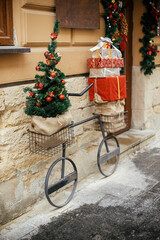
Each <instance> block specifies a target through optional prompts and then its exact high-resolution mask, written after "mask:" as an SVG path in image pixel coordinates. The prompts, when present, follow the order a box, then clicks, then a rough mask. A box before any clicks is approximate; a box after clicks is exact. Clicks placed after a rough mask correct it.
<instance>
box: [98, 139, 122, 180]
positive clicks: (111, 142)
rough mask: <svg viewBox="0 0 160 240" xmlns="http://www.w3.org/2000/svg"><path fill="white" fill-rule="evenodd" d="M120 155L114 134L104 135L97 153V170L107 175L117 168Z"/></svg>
mask: <svg viewBox="0 0 160 240" xmlns="http://www.w3.org/2000/svg"><path fill="white" fill-rule="evenodd" d="M119 157H120V147H119V143H118V140H117V138H116V137H115V136H113V135H109V136H106V137H105V138H104V139H103V140H102V141H101V143H100V145H99V148H98V153H97V165H98V168H99V171H100V172H101V174H102V175H104V176H105V177H109V176H110V175H112V174H113V173H114V171H115V170H116V168H117V165H118V162H119Z"/></svg>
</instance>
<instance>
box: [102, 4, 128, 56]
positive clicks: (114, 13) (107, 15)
mask: <svg viewBox="0 0 160 240" xmlns="http://www.w3.org/2000/svg"><path fill="white" fill-rule="evenodd" d="M101 3H102V5H103V7H104V15H103V18H104V21H105V37H108V38H110V39H111V40H112V41H113V43H114V45H116V44H117V43H120V49H121V51H124V50H125V48H126V42H127V34H128V24H127V21H126V18H125V16H124V14H123V13H122V12H121V10H122V4H123V3H122V1H119V0H101Z"/></svg>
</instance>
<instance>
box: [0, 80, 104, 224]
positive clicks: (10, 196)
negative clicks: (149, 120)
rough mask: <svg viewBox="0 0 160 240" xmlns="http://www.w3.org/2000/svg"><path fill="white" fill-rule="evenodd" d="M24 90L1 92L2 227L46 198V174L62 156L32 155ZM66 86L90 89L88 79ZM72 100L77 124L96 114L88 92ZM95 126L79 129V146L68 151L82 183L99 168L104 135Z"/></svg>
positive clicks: (12, 89) (8, 88) (71, 89)
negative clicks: (98, 152) (99, 146)
mask: <svg viewBox="0 0 160 240" xmlns="http://www.w3.org/2000/svg"><path fill="white" fill-rule="evenodd" d="M27 86H28V85H27ZM29 86H33V85H32V84H30V85H29ZM24 87H26V85H19V86H14V87H5V88H1V90H0V216H1V218H0V224H4V223H6V222H8V221H10V220H11V219H14V218H16V217H18V216H19V215H21V214H23V213H24V212H26V211H29V210H30V209H31V208H32V206H33V205H34V204H35V203H36V201H38V200H40V199H41V198H45V197H44V180H45V176H46V173H47V171H48V168H49V166H50V165H51V163H52V162H53V160H55V159H57V158H58V157H60V154H58V155H57V156H55V157H52V158H48V159H47V158H45V157H42V156H40V155H36V154H33V153H30V151H29V147H28V135H27V129H28V128H29V126H30V117H28V116H27V115H25V113H24V107H25V96H26V94H24V93H23V88H24ZM66 87H67V90H68V92H81V91H82V90H83V89H84V88H85V87H87V77H77V78H68V79H67V80H66ZM70 100H71V104H72V107H71V109H70V110H71V113H72V116H73V120H74V121H75V122H77V121H79V120H81V119H85V118H87V117H90V116H91V115H92V111H93V104H92V103H91V102H89V98H88V93H86V94H85V95H83V96H82V97H70ZM93 124H94V121H92V122H89V123H87V124H83V125H79V126H77V127H75V128H74V130H75V136H76V138H75V144H74V145H72V146H71V147H70V148H68V150H67V157H70V158H71V159H73V160H74V162H75V164H76V166H77V168H78V174H79V180H80V179H82V178H84V177H85V176H87V175H88V174H91V173H93V172H95V171H97V169H98V168H97V164H96V155H97V146H98V144H99V143H100V137H101V134H100V133H99V132H96V131H93ZM46 201H47V200H46Z"/></svg>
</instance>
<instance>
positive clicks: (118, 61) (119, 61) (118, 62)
mask: <svg viewBox="0 0 160 240" xmlns="http://www.w3.org/2000/svg"><path fill="white" fill-rule="evenodd" d="M120 67H124V60H123V58H112V68H120Z"/></svg>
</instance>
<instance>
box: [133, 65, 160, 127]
mask: <svg viewBox="0 0 160 240" xmlns="http://www.w3.org/2000/svg"><path fill="white" fill-rule="evenodd" d="M159 76H160V68H159V67H157V68H156V69H155V70H154V71H153V74H152V75H150V76H145V75H144V74H143V72H141V71H140V67H138V66H137V67H136V66H134V67H133V76H132V77H133V78H132V127H133V128H136V129H153V130H156V131H158V130H159V129H160V124H159V122H160V80H159V79H160V78H159Z"/></svg>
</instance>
